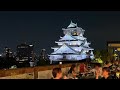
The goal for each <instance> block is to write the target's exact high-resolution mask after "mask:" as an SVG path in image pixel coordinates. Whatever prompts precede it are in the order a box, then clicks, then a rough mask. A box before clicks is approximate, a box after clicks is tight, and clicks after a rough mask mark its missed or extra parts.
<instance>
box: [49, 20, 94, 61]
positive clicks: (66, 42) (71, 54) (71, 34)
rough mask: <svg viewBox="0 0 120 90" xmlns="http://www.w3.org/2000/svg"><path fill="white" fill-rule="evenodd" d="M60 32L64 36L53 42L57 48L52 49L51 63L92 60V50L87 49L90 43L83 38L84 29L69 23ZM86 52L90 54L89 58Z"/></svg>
mask: <svg viewBox="0 0 120 90" xmlns="http://www.w3.org/2000/svg"><path fill="white" fill-rule="evenodd" d="M62 30H63V33H64V36H63V37H60V39H59V41H55V43H57V44H58V46H56V47H52V49H53V50H54V52H53V53H51V54H50V55H49V56H50V57H49V59H50V60H51V62H52V61H63V60H68V61H79V60H83V59H86V58H89V57H90V58H92V59H93V58H94V54H93V50H94V49H93V48H90V47H89V45H90V44H91V43H89V42H87V38H85V37H84V36H83V35H84V32H85V30H84V29H82V28H81V27H78V26H77V23H76V24H75V23H73V22H72V21H71V23H70V25H69V26H68V27H67V28H66V29H65V28H63V29H62ZM87 52H90V54H89V55H90V56H89V55H88V54H86V53H87Z"/></svg>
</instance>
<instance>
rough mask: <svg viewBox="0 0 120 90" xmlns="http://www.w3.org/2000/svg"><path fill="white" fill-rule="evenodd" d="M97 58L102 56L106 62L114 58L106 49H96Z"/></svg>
mask: <svg viewBox="0 0 120 90" xmlns="http://www.w3.org/2000/svg"><path fill="white" fill-rule="evenodd" d="M94 55H95V58H101V59H102V60H103V61H104V62H105V61H109V60H111V59H112V55H111V54H110V53H109V52H108V51H107V50H106V49H105V50H96V51H95V52H94Z"/></svg>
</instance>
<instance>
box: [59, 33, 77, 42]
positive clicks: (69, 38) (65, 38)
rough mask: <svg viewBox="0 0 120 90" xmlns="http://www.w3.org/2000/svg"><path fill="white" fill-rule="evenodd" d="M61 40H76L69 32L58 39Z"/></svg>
mask: <svg viewBox="0 0 120 90" xmlns="http://www.w3.org/2000/svg"><path fill="white" fill-rule="evenodd" d="M63 40H76V38H74V37H73V36H71V35H70V34H65V36H64V37H62V38H61V39H60V40H59V41H63Z"/></svg>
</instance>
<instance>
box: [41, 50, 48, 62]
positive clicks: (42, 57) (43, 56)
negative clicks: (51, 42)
mask: <svg viewBox="0 0 120 90" xmlns="http://www.w3.org/2000/svg"><path fill="white" fill-rule="evenodd" d="M40 59H43V60H45V61H46V60H47V59H48V58H47V53H46V50H45V49H42V50H41V53H40Z"/></svg>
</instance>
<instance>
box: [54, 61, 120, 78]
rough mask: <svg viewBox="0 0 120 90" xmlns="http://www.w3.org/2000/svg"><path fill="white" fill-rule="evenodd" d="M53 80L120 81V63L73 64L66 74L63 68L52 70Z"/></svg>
mask: <svg viewBox="0 0 120 90" xmlns="http://www.w3.org/2000/svg"><path fill="white" fill-rule="evenodd" d="M52 75H53V77H52V79H120V62H119V61H117V60H116V61H106V62H105V63H104V64H101V63H86V62H82V63H80V64H79V65H77V64H72V65H71V67H70V69H69V70H68V72H67V73H66V74H64V72H62V69H61V68H59V67H58V68H54V69H53V70H52Z"/></svg>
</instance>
